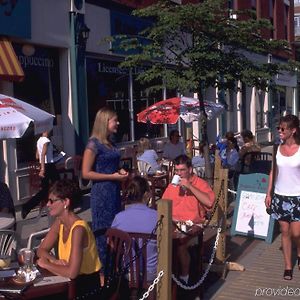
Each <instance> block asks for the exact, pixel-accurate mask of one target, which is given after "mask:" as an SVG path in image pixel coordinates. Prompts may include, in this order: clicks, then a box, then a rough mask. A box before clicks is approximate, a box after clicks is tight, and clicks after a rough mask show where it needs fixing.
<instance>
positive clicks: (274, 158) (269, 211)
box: [266, 144, 279, 215]
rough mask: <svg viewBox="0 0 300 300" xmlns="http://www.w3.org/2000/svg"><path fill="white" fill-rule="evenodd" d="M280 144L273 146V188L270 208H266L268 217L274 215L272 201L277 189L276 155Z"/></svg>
mask: <svg viewBox="0 0 300 300" xmlns="http://www.w3.org/2000/svg"><path fill="white" fill-rule="evenodd" d="M278 146H279V145H278V144H275V145H273V153H272V154H273V155H272V187H271V203H270V206H269V207H267V208H266V212H267V214H268V215H270V214H271V213H272V209H271V206H272V205H271V204H272V199H273V194H274V189H275V176H276V172H277V163H276V154H277V150H278Z"/></svg>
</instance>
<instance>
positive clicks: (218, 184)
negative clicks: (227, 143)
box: [210, 150, 222, 225]
mask: <svg viewBox="0 0 300 300" xmlns="http://www.w3.org/2000/svg"><path fill="white" fill-rule="evenodd" d="M221 168H222V166H221V158H220V156H219V150H216V153H215V169H214V185H213V190H214V193H215V195H216V200H217V197H218V195H219V192H220V189H221V180H220V179H221V178H220V170H221ZM218 220H219V207H218V208H217V209H216V211H215V213H214V215H213V216H212V219H211V221H210V224H211V225H212V224H214V225H215V224H217V223H218Z"/></svg>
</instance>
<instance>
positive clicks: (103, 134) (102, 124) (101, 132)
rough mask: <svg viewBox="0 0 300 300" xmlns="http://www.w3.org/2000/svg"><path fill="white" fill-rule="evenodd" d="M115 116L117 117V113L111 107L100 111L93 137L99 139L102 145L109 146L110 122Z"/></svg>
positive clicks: (96, 118) (95, 122)
mask: <svg viewBox="0 0 300 300" xmlns="http://www.w3.org/2000/svg"><path fill="white" fill-rule="evenodd" d="M115 116H117V113H116V112H115V111H113V110H112V109H110V108H109V107H103V108H101V109H100V110H98V112H97V114H96V117H95V121H94V126H93V130H92V135H91V137H95V138H97V139H98V140H99V141H100V142H101V143H102V144H106V145H109V144H110V142H109V140H108V136H109V132H108V121H109V120H110V119H112V118H113V117H115Z"/></svg>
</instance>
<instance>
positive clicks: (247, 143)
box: [239, 129, 261, 164]
mask: <svg viewBox="0 0 300 300" xmlns="http://www.w3.org/2000/svg"><path fill="white" fill-rule="evenodd" d="M241 136H242V138H243V142H244V145H243V146H242V147H241V149H240V151H239V155H240V159H242V158H243V156H244V155H245V154H246V153H248V152H254V151H261V148H260V146H259V145H258V144H257V143H256V142H255V140H254V136H253V133H252V131H250V130H248V129H245V130H243V131H242V132H241ZM245 163H246V164H248V163H247V162H245Z"/></svg>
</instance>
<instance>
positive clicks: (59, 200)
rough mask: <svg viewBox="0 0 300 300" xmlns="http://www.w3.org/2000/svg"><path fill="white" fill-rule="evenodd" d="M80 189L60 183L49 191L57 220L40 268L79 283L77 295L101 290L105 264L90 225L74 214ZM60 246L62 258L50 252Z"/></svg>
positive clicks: (45, 243)
mask: <svg viewBox="0 0 300 300" xmlns="http://www.w3.org/2000/svg"><path fill="white" fill-rule="evenodd" d="M76 193H77V188H76V185H75V184H74V182H73V181H71V180H69V179H62V180H59V181H56V182H55V183H54V185H53V186H52V187H51V188H50V190H49V199H48V202H47V206H48V208H49V214H50V215H51V216H52V217H55V218H56V219H55V221H54V223H53V224H52V225H51V228H50V231H49V232H48V234H47V235H46V237H45V239H44V240H43V241H42V243H41V244H40V246H39V248H38V250H37V256H38V260H37V264H38V265H39V266H40V267H42V268H44V269H46V270H48V271H50V272H51V273H53V274H56V275H60V276H63V277H68V278H70V279H76V280H75V283H76V295H77V296H80V295H82V296H84V297H85V299H86V297H87V299H93V298H89V297H88V296H87V295H88V294H89V292H91V291H93V290H94V289H97V290H98V291H99V290H100V275H99V270H100V268H101V262H100V260H99V257H98V252H97V248H96V242H95V238H94V235H93V232H92V231H91V229H90V227H89V225H88V224H87V222H86V221H84V220H82V219H80V218H79V217H78V216H77V215H76V214H75V213H74V212H73V206H74V202H73V199H74V196H75V195H76ZM57 243H58V258H56V257H54V256H53V255H52V254H51V253H50V251H51V249H52V248H53V247H55V245H57Z"/></svg>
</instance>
